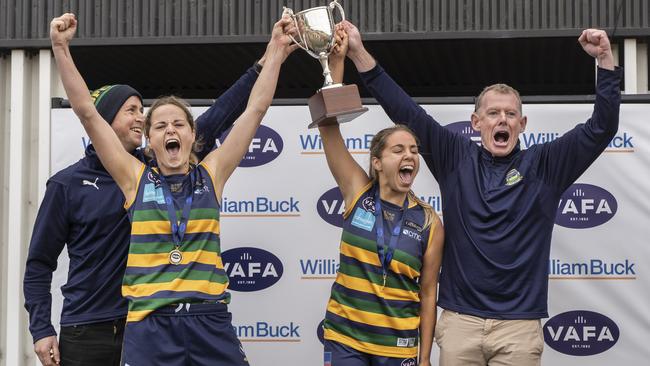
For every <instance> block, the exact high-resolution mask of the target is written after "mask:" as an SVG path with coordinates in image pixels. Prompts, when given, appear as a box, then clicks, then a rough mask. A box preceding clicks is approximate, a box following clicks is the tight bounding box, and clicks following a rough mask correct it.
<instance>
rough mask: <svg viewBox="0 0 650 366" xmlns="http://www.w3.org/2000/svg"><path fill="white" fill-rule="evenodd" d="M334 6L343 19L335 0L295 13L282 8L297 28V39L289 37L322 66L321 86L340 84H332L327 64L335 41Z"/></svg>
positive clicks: (341, 9) (343, 17)
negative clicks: (323, 77)
mask: <svg viewBox="0 0 650 366" xmlns="http://www.w3.org/2000/svg"><path fill="white" fill-rule="evenodd" d="M334 8H338V9H339V11H340V12H341V18H342V19H343V20H345V13H344V12H343V7H341V4H339V3H338V2H337V1H336V0H334V1H332V2H331V3H330V4H329V6H318V7H315V8H311V9H307V10H303V11H301V12H299V13H296V14H294V13H293V10H292V9H290V8H287V7H285V8H284V13H285V14H289V15H290V16H291V19H293V21H294V23H295V26H296V29H297V30H298V32H297V33H298V35H297V37H298V39H296V38H294V37H293V36H291V35H290V37H291V39H292V40H293V41H294V42H296V44H298V46H300V47H301V48H302V49H303V50H305V51H307V53H308V54H309V55H311V56H312V57H314V58H316V59H318V61H320V63H321V66H322V67H323V76H325V83H324V84H323V88H327V87H334V86H339V85H340V84H336V85H335V84H334V81H333V80H332V76H331V75H330V69H329V66H328V64H327V57H328V56H329V55H330V53H331V52H332V47H334V43H335V39H334V33H335V29H336V28H335V27H336V23H335V22H334V15H333V13H332V12H333V11H334Z"/></svg>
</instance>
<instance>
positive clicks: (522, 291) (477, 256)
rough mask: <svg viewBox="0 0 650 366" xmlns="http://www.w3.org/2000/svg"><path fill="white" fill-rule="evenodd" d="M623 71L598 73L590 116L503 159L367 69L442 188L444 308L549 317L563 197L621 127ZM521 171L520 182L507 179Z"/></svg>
mask: <svg viewBox="0 0 650 366" xmlns="http://www.w3.org/2000/svg"><path fill="white" fill-rule="evenodd" d="M621 74H622V72H621V69H617V70H615V71H609V70H605V69H600V68H599V69H598V82H597V87H596V89H597V90H596V102H595V104H594V111H593V114H592V116H591V118H590V119H589V120H588V121H587V122H586V123H583V124H579V125H577V126H576V127H575V128H574V129H572V130H571V131H569V132H567V133H566V134H564V135H563V136H562V137H560V138H558V139H556V140H555V141H553V142H549V143H545V144H539V145H534V146H532V147H530V148H529V149H527V150H521V149H520V148H519V144H517V146H516V148H515V149H514V150H513V151H512V153H510V154H509V155H508V156H505V157H493V156H492V154H491V153H490V152H488V151H487V150H485V149H484V148H482V147H480V146H478V145H477V144H476V143H474V142H472V141H471V140H469V139H468V138H466V137H464V136H462V135H460V134H457V133H454V132H451V131H449V130H447V129H445V128H443V127H441V126H440V125H439V124H438V122H436V121H435V120H434V119H433V118H432V117H431V116H429V115H428V114H427V113H426V112H425V111H424V109H422V108H421V107H420V106H418V105H417V104H416V103H415V102H414V101H413V100H412V99H411V98H410V97H409V96H408V95H407V94H406V93H405V92H404V91H403V90H402V89H401V88H400V87H399V86H398V85H397V84H396V83H395V82H394V81H393V80H392V79H391V78H390V76H388V75H387V74H386V73H385V72H384V70H382V68H381V67H380V66H377V67H375V68H374V69H372V70H370V71H368V72H366V73H362V74H361V79H362V80H363V82H364V83H365V84H366V87H367V88H368V90H369V91H370V93H371V94H372V95H373V96H374V97H375V98H376V99H377V100H378V101H379V103H380V104H381V105H382V107H383V108H384V110H385V111H386V113H387V114H388V116H389V117H390V118H391V120H393V121H394V122H400V123H406V124H407V125H408V126H409V127H410V128H411V129H413V130H414V131H415V133H416V135H417V136H418V137H419V139H420V142H421V147H420V154H421V155H422V157H423V159H424V161H425V163H426V164H427V166H428V167H429V169H430V170H431V172H432V173H433V176H434V177H435V178H436V180H437V181H438V184H439V185H440V191H441V194H442V211H443V216H444V225H445V250H444V255H443V260H442V269H441V274H440V289H439V298H438V305H439V306H440V307H442V308H445V309H449V310H452V311H456V312H460V313H464V314H469V315H475V316H479V317H483V318H496V319H538V318H543V317H547V316H548V313H547V298H548V259H549V252H550V246H551V234H552V232H553V226H554V222H555V215H556V210H557V207H558V203H559V200H560V197H561V195H562V193H563V192H564V191H565V190H566V189H567V188H568V187H569V186H570V185H571V184H572V183H573V182H574V181H575V180H576V179H577V178H578V177H579V176H580V175H581V174H582V173H583V172H584V171H585V170H586V169H587V167H589V165H590V164H591V163H592V162H593V161H594V160H596V158H597V157H598V155H600V153H601V152H603V150H604V149H605V148H606V147H607V144H608V143H609V142H610V141H611V139H612V138H613V137H614V135H615V134H616V131H617V129H618V115H619V107H620V99H621V98H620V89H619V84H620V80H621ZM509 172H510V174H511V175H510V176H511V177H516V175H517V173H516V172H518V174H519V176H520V177H523V179H521V180H520V181H518V182H517V180H516V179H511V180H510V183H512V182H516V183H514V184H510V185H508V184H506V177H507V176H508V173H509Z"/></svg>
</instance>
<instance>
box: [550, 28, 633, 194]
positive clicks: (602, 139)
mask: <svg viewBox="0 0 650 366" xmlns="http://www.w3.org/2000/svg"><path fill="white" fill-rule="evenodd" d="M578 42H579V43H580V45H581V46H582V48H583V49H584V51H585V52H586V53H587V54H588V55H590V56H591V57H593V58H595V59H596V61H597V63H598V73H597V77H596V78H597V80H596V101H595V103H594V110H593V113H592V115H591V118H590V119H589V120H587V122H586V123H583V124H579V125H578V126H576V127H575V128H574V129H572V130H571V131H569V132H567V133H565V134H564V135H563V136H562V137H560V138H559V139H556V140H554V141H552V142H550V143H547V144H544V145H543V146H541V149H542V154H543V155H542V157H543V158H542V159H541V164H542V166H541V169H542V172H543V174H544V178H545V180H546V181H548V182H549V183H550V184H551V185H552V186H554V187H556V189H557V193H558V194H562V192H564V190H566V189H567V188H568V187H569V186H570V185H571V184H572V183H573V182H574V181H575V180H576V179H578V177H580V175H581V174H582V173H583V172H584V171H585V170H586V169H587V168H588V167H589V165H591V163H593V162H594V160H596V158H597V157H598V156H599V155H600V154H601V153H602V152H603V151H604V150H605V148H606V147H607V145H608V144H609V142H610V141H611V140H612V138H614V136H615V135H616V131H617V130H618V122H619V110H620V104H621V90H620V82H621V78H622V69H617V68H615V67H614V57H613V55H612V50H611V46H610V42H609V38H608V37H607V33H606V32H605V31H603V30H598V29H586V30H584V31H583V32H582V34H581V35H580V37H579V38H578Z"/></svg>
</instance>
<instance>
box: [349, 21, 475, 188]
mask: <svg viewBox="0 0 650 366" xmlns="http://www.w3.org/2000/svg"><path fill="white" fill-rule="evenodd" d="M342 24H343V27H344V29H345V31H346V32H347V34H348V37H349V50H348V57H349V58H350V59H351V60H352V61H353V62H354V65H355V66H356V68H357V70H358V71H359V76H360V77H361V81H362V82H363V84H364V85H365V87H366V89H367V90H368V91H369V92H370V94H372V96H373V97H374V98H375V99H377V101H378V102H379V104H380V105H381V107H382V108H383V109H384V111H385V112H386V114H387V115H388V117H389V118H390V119H391V120H392V121H393V122H394V123H402V124H406V125H408V127H409V128H411V129H412V130H413V131H414V132H415V134H416V135H417V136H418V138H419V139H420V147H419V151H420V154H421V155H422V157H423V158H424V161H425V162H426V163H427V165H428V166H429V168H430V169H431V171H432V173H433V175H434V176H435V177H436V179H437V180H438V181H439V182H440V178H441V176H442V175H443V174H444V172H448V171H451V170H453V169H454V167H455V165H456V162H457V161H458V160H460V158H461V157H462V156H463V155H464V154H465V152H467V151H468V148H469V146H470V145H471V144H470V143H469V139H465V138H463V137H461V136H460V135H458V134H455V133H452V132H450V131H448V130H447V129H445V128H443V127H442V126H440V124H439V123H438V122H436V121H435V120H434V119H433V118H432V117H431V116H429V115H428V114H427V112H426V111H425V110H424V109H423V108H422V107H420V106H419V105H418V104H417V103H415V101H414V100H413V99H412V98H411V97H410V96H409V95H408V94H406V92H404V90H403V89H402V88H401V87H400V86H399V85H398V84H397V83H396V82H395V81H394V80H393V79H392V78H391V77H390V76H389V75H388V74H387V73H386V72H385V71H384V70H383V68H382V67H381V66H379V65H378V64H377V63H376V61H375V59H374V58H373V57H372V56H371V55H370V53H369V52H368V51H367V50H366V48H365V47H364V46H363V42H362V40H361V35H360V33H359V30H358V29H357V27H355V26H354V25H353V24H352V23H350V22H348V21H344V22H342Z"/></svg>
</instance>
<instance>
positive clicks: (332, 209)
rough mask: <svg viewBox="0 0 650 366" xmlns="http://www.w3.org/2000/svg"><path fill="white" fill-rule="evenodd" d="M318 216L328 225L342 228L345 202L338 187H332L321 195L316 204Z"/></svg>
mask: <svg viewBox="0 0 650 366" xmlns="http://www.w3.org/2000/svg"><path fill="white" fill-rule="evenodd" d="M316 210H317V211H318V215H319V216H320V217H321V218H322V219H323V220H325V222H327V223H328V224H330V225H334V226H338V227H343V213H344V212H345V201H343V196H342V195H341V191H340V190H339V187H334V188H332V189H330V190H328V191H327V192H325V193H323V194H322V195H321V196H320V197H319V198H318V202H316Z"/></svg>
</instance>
